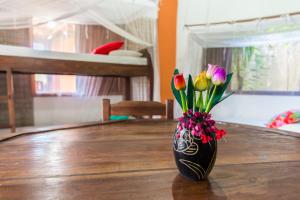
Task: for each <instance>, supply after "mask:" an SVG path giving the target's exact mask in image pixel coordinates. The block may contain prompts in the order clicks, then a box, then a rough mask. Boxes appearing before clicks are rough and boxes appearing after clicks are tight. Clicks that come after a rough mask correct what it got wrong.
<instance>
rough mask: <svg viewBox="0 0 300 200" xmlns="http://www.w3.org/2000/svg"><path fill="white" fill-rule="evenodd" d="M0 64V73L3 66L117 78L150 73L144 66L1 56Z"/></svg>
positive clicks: (19, 70) (22, 70) (25, 69)
mask: <svg viewBox="0 0 300 200" xmlns="http://www.w3.org/2000/svg"><path fill="white" fill-rule="evenodd" d="M0 62H1V66H0V71H6V67H4V66H13V67H12V68H11V70H12V71H13V72H17V73H32V74H33V73H35V74H38V73H40V74H63V75H88V76H117V77H131V76H149V74H150V73H151V72H150V69H149V67H148V66H146V65H145V66H143V65H128V64H111V63H99V62H86V61H72V60H54V59H47V58H30V57H19V56H3V55H0Z"/></svg>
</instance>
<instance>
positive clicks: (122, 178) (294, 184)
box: [0, 121, 300, 200]
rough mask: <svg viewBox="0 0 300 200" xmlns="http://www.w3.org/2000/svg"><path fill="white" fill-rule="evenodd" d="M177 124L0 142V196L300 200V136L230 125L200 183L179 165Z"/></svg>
mask: <svg viewBox="0 0 300 200" xmlns="http://www.w3.org/2000/svg"><path fill="white" fill-rule="evenodd" d="M175 125H176V123H175V122H172V121H129V122H119V123H114V124H106V125H100V126H94V127H88V128H81V129H72V130H62V131H53V132H48V133H42V134H34V135H24V136H20V137H17V138H13V139H11V140H8V141H4V142H1V143H0V160H1V161H0V199H1V200H2V199H5V200H6V199H7V200H10V199H18V200H19V199H30V200H35V199H38V200H42V199H81V200H86V199H87V200H88V199H155V200H157V199H239V200H243V199H251V200H253V199H272V200H273V199H276V200H277V199H295V200H296V199H297V200H298V199H300V198H299V197H300V138H299V137H294V136H288V135H280V134H277V133H273V132H270V131H267V130H266V129H255V128H253V127H249V126H236V125H225V126H226V127H225V128H226V129H227V130H228V137H226V141H221V142H220V143H219V147H218V156H217V163H216V166H215V167H214V169H213V171H212V173H211V175H210V177H209V180H208V181H204V182H200V183H195V182H191V181H188V180H186V179H184V178H182V177H181V176H180V175H178V171H177V169H176V167H175V162H174V160H173V152H172V134H173V131H174V128H175ZM223 127H224V125H223ZM264 130H265V131H264Z"/></svg>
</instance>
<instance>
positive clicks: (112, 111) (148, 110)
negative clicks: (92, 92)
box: [102, 99, 173, 121]
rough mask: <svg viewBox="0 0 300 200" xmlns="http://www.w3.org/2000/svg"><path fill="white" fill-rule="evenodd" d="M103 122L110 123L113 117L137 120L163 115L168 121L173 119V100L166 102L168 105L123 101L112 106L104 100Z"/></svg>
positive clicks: (107, 100)
mask: <svg viewBox="0 0 300 200" xmlns="http://www.w3.org/2000/svg"><path fill="white" fill-rule="evenodd" d="M102 105H103V107H102V108H103V115H102V117H103V121H109V118H110V116H111V115H126V116H134V117H136V118H143V117H144V116H150V118H152V116H153V115H161V116H163V117H164V118H166V119H173V100H171V99H168V100H166V104H163V103H160V102H155V101H121V102H119V103H116V104H110V100H109V99H103V101H102Z"/></svg>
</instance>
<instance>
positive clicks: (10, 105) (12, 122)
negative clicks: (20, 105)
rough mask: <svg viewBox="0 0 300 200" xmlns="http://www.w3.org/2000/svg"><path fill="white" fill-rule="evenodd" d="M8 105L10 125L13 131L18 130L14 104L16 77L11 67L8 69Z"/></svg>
mask: <svg viewBox="0 0 300 200" xmlns="http://www.w3.org/2000/svg"><path fill="white" fill-rule="evenodd" d="M6 83H7V105H8V119H9V126H10V130H11V132H12V133H14V132H16V114H15V105H14V79H13V74H12V71H11V69H10V68H8V69H7V71H6Z"/></svg>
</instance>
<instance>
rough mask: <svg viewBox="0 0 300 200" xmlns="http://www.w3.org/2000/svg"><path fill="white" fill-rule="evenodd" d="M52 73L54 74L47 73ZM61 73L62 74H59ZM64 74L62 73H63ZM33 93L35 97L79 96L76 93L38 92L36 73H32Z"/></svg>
mask: <svg viewBox="0 0 300 200" xmlns="http://www.w3.org/2000/svg"><path fill="white" fill-rule="evenodd" d="M47 75H52V74H47ZM57 75H60V74H57ZM61 75H62V74H61ZM31 93H32V96H33V97H77V96H78V95H77V94H76V93H61V94H58V93H51V92H49V93H37V92H36V81H35V74H32V75H31Z"/></svg>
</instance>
